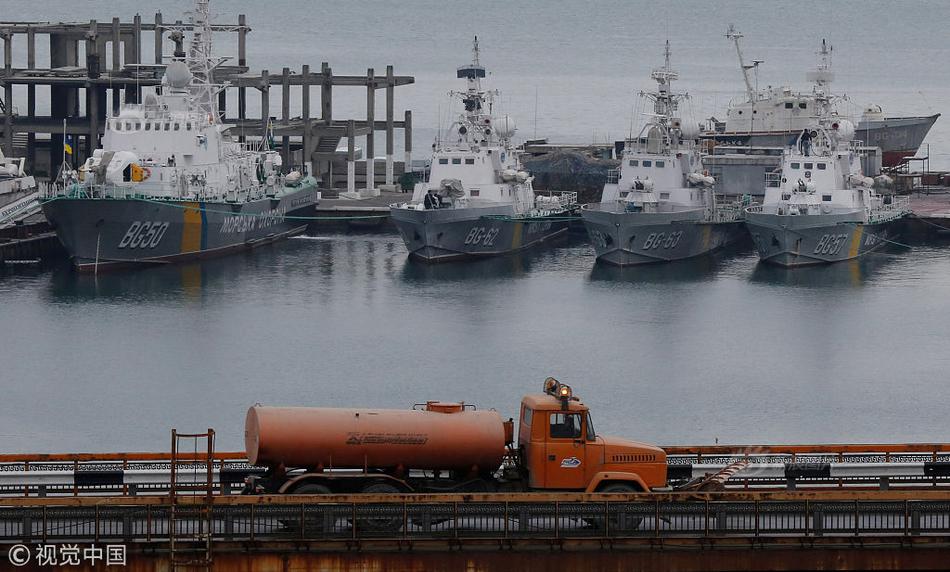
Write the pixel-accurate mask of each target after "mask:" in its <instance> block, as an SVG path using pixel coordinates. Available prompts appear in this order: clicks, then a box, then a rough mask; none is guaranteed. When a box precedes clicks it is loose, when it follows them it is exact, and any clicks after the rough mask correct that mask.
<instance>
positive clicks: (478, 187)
mask: <svg viewBox="0 0 950 572" xmlns="http://www.w3.org/2000/svg"><path fill="white" fill-rule="evenodd" d="M472 51H473V59H472V63H471V64H470V65H467V66H462V67H460V68H458V73H457V77H458V78H459V79H464V80H465V81H466V84H467V89H466V90H465V91H459V92H451V93H450V95H451V96H452V97H453V98H454V99H458V100H459V101H460V102H461V103H462V105H463V106H464V109H463V111H462V113H461V114H459V116H458V117H457V119H456V120H455V121H454V122H453V123H452V125H451V126H450V127H449V128H448V130H447V132H446V133H445V134H440V136H439V138H438V139H437V140H436V142H435V143H434V144H433V146H432V148H433V152H432V162H431V168H430V173H429V178H428V181H426V182H421V183H418V184H417V185H416V186H415V189H414V192H413V196H412V200H410V201H408V202H404V203H398V204H393V205H391V207H390V212H391V217H392V221H393V223H394V224H395V225H396V227H397V228H398V229H399V232H400V234H401V235H402V238H403V241H404V242H405V243H406V248H408V249H409V253H410V255H411V256H413V257H414V258H417V259H420V260H423V261H426V262H437V261H446V260H454V259H461V258H468V257H479V256H492V255H500V254H507V253H510V252H516V251H519V250H523V249H525V248H529V247H532V246H535V245H538V244H540V243H542V242H544V241H547V240H549V239H552V238H554V237H556V236H558V235H560V234H563V233H566V232H567V225H568V218H567V217H566V216H565V215H567V214H569V213H570V212H571V211H572V210H573V209H574V208H575V206H576V202H577V193H568V192H565V193H551V194H548V195H540V196H536V195H535V191H534V188H533V186H532V177H531V175H530V174H529V173H528V172H527V171H526V170H525V169H524V167H523V166H522V164H521V158H520V152H519V150H518V149H517V148H516V147H515V145H514V143H513V142H512V137H513V135H514V133H515V123H514V120H513V119H512V118H511V117H509V116H508V115H496V114H495V113H494V105H495V97H496V96H497V95H498V92H497V91H496V90H485V89H483V88H482V85H481V81H482V79H483V78H485V67H484V66H482V65H481V63H480V61H479V47H478V38H475V43H474V47H473V50H472Z"/></svg>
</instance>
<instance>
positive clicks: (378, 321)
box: [0, 0, 950, 452]
mask: <svg viewBox="0 0 950 572" xmlns="http://www.w3.org/2000/svg"><path fill="white" fill-rule="evenodd" d="M189 5H190V2H187V1H186V0H174V1H172V0H155V1H153V2H150V3H142V2H132V1H129V0H116V1H113V2H108V3H106V2H92V1H88V0H87V1H81V2H76V1H75V0H72V1H66V0H46V1H44V2H27V1H24V0H6V1H5V2H4V8H5V12H4V13H5V14H6V16H5V18H7V19H14V18H16V19H37V20H51V21H66V20H85V19H90V18H97V19H99V20H100V21H108V20H110V19H111V17H112V16H113V15H118V16H121V17H122V18H123V19H126V20H127V19H130V18H131V16H132V15H133V14H135V13H136V12H141V13H142V14H143V16H144V18H145V20H146V21H148V20H150V19H151V18H152V15H153V13H154V11H155V10H161V11H162V12H163V13H164V14H165V19H166V20H170V19H174V18H176V17H177V16H176V15H177V14H179V13H181V12H182V11H183V10H185V9H187V8H188V7H189ZM214 6H215V8H216V9H217V11H218V13H219V19H220V20H224V21H234V20H236V14H237V13H240V12H243V13H246V14H247V15H248V21H249V23H250V25H251V26H252V28H253V29H254V31H253V32H252V34H251V35H250V37H249V56H250V65H251V67H252V68H254V69H260V68H264V67H267V68H270V69H271V70H278V69H279V68H280V67H282V66H284V65H289V66H292V67H294V68H299V66H300V65H302V64H304V63H309V64H311V66H319V64H320V62H321V61H329V62H330V63H331V64H332V66H333V69H334V72H335V73H338V74H345V73H362V72H364V71H365V69H366V68H367V67H374V68H375V69H376V70H377V73H381V72H382V71H383V70H384V69H385V66H386V65H387V64H394V65H395V67H396V71H397V73H404V74H410V75H414V76H415V77H416V84H415V85H412V86H409V87H407V88H401V89H399V90H397V108H399V109H406V108H409V109H412V110H413V113H414V121H415V125H416V127H417V130H416V136H417V140H416V148H417V149H424V148H427V147H428V143H429V142H430V141H431V138H432V135H433V133H434V130H435V128H436V127H437V125H438V116H439V113H440V111H444V109H445V98H444V94H445V92H446V91H448V90H449V89H452V88H454V87H457V82H456V80H454V70H455V67H456V66H457V65H460V64H463V63H465V62H467V61H468V59H469V57H470V54H469V45H470V38H471V36H472V35H473V34H476V33H477V34H478V35H479V37H480V39H481V42H482V47H483V54H482V56H483V61H484V63H485V64H487V65H488V66H489V67H490V69H491V70H492V71H493V78H492V83H493V85H494V87H498V88H501V89H503V93H504V95H503V98H502V102H501V103H502V106H503V107H504V108H505V110H506V111H508V112H510V113H512V114H513V115H514V116H515V117H517V118H518V119H519V123H520V125H521V126H522V131H521V134H522V135H525V136H533V135H534V134H535V133H536V134H537V135H538V136H547V137H549V138H551V139H552V140H555V141H570V142H586V141H590V140H592V139H596V140H606V139H612V138H615V137H618V136H622V134H624V133H625V132H626V131H627V129H628V128H629V124H630V122H631V119H632V117H631V116H632V110H633V103H634V96H635V93H636V91H637V90H639V89H640V88H643V87H648V86H649V79H648V78H649V71H650V69H651V68H652V67H653V66H655V65H658V64H659V63H660V57H661V56H660V54H661V51H662V43H663V41H664V40H666V39H667V38H669V39H670V40H671V43H672V46H673V50H674V64H675V65H676V67H677V68H678V69H679V71H680V73H681V77H682V81H681V87H682V88H683V89H687V90H689V91H690V92H691V93H692V94H693V96H694V99H693V109H692V115H693V117H694V118H695V119H696V120H699V119H702V118H704V117H707V116H709V115H719V116H720V117H721V116H722V115H723V114H724V111H725V107H726V105H727V103H728V101H729V100H730V99H731V98H732V97H734V96H736V95H739V93H740V92H741V78H740V75H739V72H738V69H737V65H736V63H735V55H734V52H733V51H732V47H731V46H730V44H728V43H727V41H726V40H725V39H724V38H723V37H722V35H723V33H724V31H725V29H726V26H727V25H728V24H729V23H730V22H733V23H735V24H736V25H737V26H738V27H739V28H740V29H741V30H743V31H744V32H745V34H746V43H745V45H746V53H747V57H748V58H750V59H751V58H757V59H763V60H765V61H766V63H765V64H763V65H762V66H761V67H760V78H759V83H760V85H768V84H773V85H778V84H781V83H786V82H792V83H793V85H795V86H798V87H801V88H805V87H807V86H806V83H805V81H804V73H805V71H806V70H807V69H809V68H811V67H812V66H813V65H814V63H815V56H814V51H815V49H816V47H817V45H818V42H819V41H820V39H821V38H823V37H827V38H829V40H830V41H831V42H832V43H833V44H834V46H835V62H834V67H835V70H836V72H837V75H838V80H837V83H836V89H837V91H839V92H844V93H847V94H849V95H850V96H851V98H852V99H853V100H854V101H855V103H856V105H858V106H863V105H864V104H865V103H872V102H873V103H879V104H881V105H882V106H883V107H884V108H885V111H887V112H889V113H891V114H894V115H911V114H929V113H933V112H944V111H947V110H950V89H948V87H950V67H948V66H946V65H943V62H947V61H950V43H948V42H947V41H946V26H945V22H947V21H948V19H950V18H948V16H950V4H947V3H944V2H939V1H931V2H927V1H919V2H897V3H895V2H893V1H873V0H872V1H841V2H834V3H829V2H824V1H808V0H800V1H796V2H794V3H793V4H789V3H778V2H775V3H772V2H760V1H752V0H748V1H745V0H743V1H739V0H736V1H726V2H717V3H711V4H708V5H699V4H696V3H693V2H678V1H671V2H664V3H659V4H658V3H655V2H650V3H646V2H622V1H614V2H607V1H604V2H590V3H583V2H577V1H576V0H575V1H570V2H568V1H561V0H550V1H544V2H501V1H495V0H485V1H483V2H457V3H456V2H448V3H446V2H444V1H439V2H436V1H435V0H406V1H401V2H370V1H368V0H354V1H350V2H344V3H336V4H334V5H333V6H332V7H330V6H329V5H326V6H324V5H317V4H313V3H305V2H291V1H289V0H285V1H279V0H274V1H270V2H250V1H248V0H228V1H227V2H226V3H225V2H223V1H222V0H217V1H216V2H215V4H214ZM149 40H150V37H149V36H148V35H146V41H145V44H146V46H148V45H150V42H149ZM223 41H224V39H223V38H222V39H221V44H222V45H221V47H222V50H221V51H222V52H223V53H225V54H233V53H234V52H235V46H233V45H232V44H233V42H229V43H228V44H224V43H223ZM150 55H151V54H150V53H149V52H148V48H146V54H145V57H146V59H149V57H150ZM40 61H41V63H42V61H43V53H42V52H41V53H40ZM16 65H22V64H21V63H16ZM349 94H352V96H351V97H350V96H349ZM41 96H42V94H41ZM272 100H273V101H278V99H277V98H276V97H275V98H272ZM255 104H256V102H255V101H253V98H252V101H251V107H252V108H253V105H255ZM334 104H335V105H336V113H337V116H338V117H345V116H348V115H352V116H358V117H361V116H362V114H363V113H365V110H364V109H363V105H364V100H363V93H362V91H361V90H353V91H352V92H347V91H345V90H341V91H339V92H338V95H337V97H335V98H334ZM381 105H382V104H381ZM379 111H380V112H381V111H382V107H380V110H379ZM535 114H536V115H537V120H536V122H535V119H534V117H535ZM928 142H929V143H931V144H932V155H933V156H934V157H935V160H934V166H942V167H944V168H950V122H948V121H946V120H945V119H943V120H941V121H938V123H937V125H936V127H935V128H934V130H933V131H932V132H931V135H930V137H929V138H928ZM948 247H950V245H946V244H945V245H936V246H918V247H915V248H913V249H911V250H909V251H906V250H901V249H896V250H893V251H890V252H886V253H879V254H873V255H871V256H869V257H867V258H866V259H864V260H861V261H858V262H853V263H848V264H841V265H836V266H831V267H827V268H817V269H804V270H796V271H783V270H779V269H775V268H769V267H764V266H761V265H759V264H758V263H757V258H756V257H755V255H754V254H753V253H752V252H751V251H749V250H743V249H737V250H733V251H730V252H725V253H722V254H719V255H717V256H715V257H712V258H708V259H702V260H697V261H693V262H688V263H683V264H674V265H669V266H658V267H653V268H644V269H637V270H634V271H630V270H627V271H616V270H613V269H610V268H601V267H596V266H595V265H594V257H593V252H592V250H591V248H590V247H589V246H587V245H586V244H585V243H584V242H583V241H577V242H569V243H567V244H564V245H560V246H558V247H556V248H552V249H547V250H543V251H539V252H537V253H533V254H530V255H525V256H519V257H509V258H503V259H498V260H489V261H482V262H478V263H474V264H452V265H445V266H437V267H425V266H420V265H418V264H415V263H413V262H411V261H408V260H407V259H406V252H405V249H404V247H403V245H402V243H401V241H400V240H399V238H398V237H396V236H394V235H355V236H342V235H340V236H328V237H318V238H303V239H296V240H292V241H289V242H287V243H284V244H280V245H275V246H273V247H268V248H265V249H262V250H258V251H256V252H254V253H251V254H248V255H246V256H243V255H242V256H236V257H232V258H229V259H223V260H218V261H210V262H206V263H202V264H198V265H187V266H176V267H169V268H154V269H148V270H143V271H139V272H127V273H120V274H111V275H103V276H100V277H98V278H93V277H88V276H78V275H76V274H74V273H72V272H71V271H70V270H69V269H68V268H67V267H57V268H54V269H46V270H42V271H35V272H25V273H23V272H20V273H13V274H11V273H7V274H4V275H2V276H0V386H2V388H3V396H2V399H0V451H47V452H52V451H78V450H89V451H110V450H123V449H124V450H144V449H151V450H165V449H167V447H168V440H169V439H168V431H169V430H170V429H171V428H172V427H177V428H179V429H181V430H189V431H192V430H202V429H204V428H206V427H214V428H215V429H216V430H217V431H218V432H219V436H220V442H219V448H228V449H239V448H241V446H242V441H241V439H242V431H243V416H244V412H245V410H246V408H247V407H248V406H249V405H251V404H253V403H255V402H263V403H270V404H311V405H333V406H386V407H407V406H409V405H411V404H412V403H415V402H419V401H424V400H426V399H460V400H465V401H467V402H472V403H477V404H478V405H479V406H482V407H494V408H497V409H499V410H500V411H502V412H503V414H505V415H515V414H516V413H517V404H518V400H519V399H520V396H521V395H522V394H523V393H525V392H529V391H536V390H538V389H539V388H540V384H541V381H542V380H543V379H544V377H545V376H548V375H554V376H556V377H558V378H560V379H562V380H563V381H565V382H568V383H571V384H573V385H574V386H575V388H576V390H577V393H578V394H579V395H581V396H583V397H584V399H585V400H586V401H587V402H588V403H589V404H590V405H591V406H592V407H594V408H595V409H596V413H595V414H596V423H597V425H598V428H599V430H600V431H602V432H610V433H616V434H622V435H626V436H630V437H634V438H639V439H644V440H647V441H655V442H659V443H712V442H714V441H715V440H716V439H719V440H720V441H721V442H742V443H750V442H772V443H775V442H793V441H803V442H816V441H826V442H827V441H909V440H940V441H943V440H946V431H945V430H946V411H945V410H946V407H945V405H944V404H945V403H946V402H947V398H948V397H950V395H948V394H950V389H948V386H947V384H946V383H945V378H946V372H947V371H948V367H950V350H948V341H950V336H948V334H947V319H946V317H947V316H948V315H950V298H948V297H947V295H946V293H947V292H948V288H950V250H948Z"/></svg>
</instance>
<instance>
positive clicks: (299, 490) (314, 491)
mask: <svg viewBox="0 0 950 572" xmlns="http://www.w3.org/2000/svg"><path fill="white" fill-rule="evenodd" d="M291 494H294V495H332V494H333V491H331V490H330V487H328V486H326V485H321V484H320V483H304V484H302V485H300V486H298V487H296V488H295V489H294V490H293V491H292V492H291Z"/></svg>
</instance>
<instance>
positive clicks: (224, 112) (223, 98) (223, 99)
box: [218, 89, 228, 122]
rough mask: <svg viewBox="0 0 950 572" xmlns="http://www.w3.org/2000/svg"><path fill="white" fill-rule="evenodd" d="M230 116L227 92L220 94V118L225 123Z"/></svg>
mask: <svg viewBox="0 0 950 572" xmlns="http://www.w3.org/2000/svg"><path fill="white" fill-rule="evenodd" d="M227 116H228V94H227V92H226V91H225V90H223V89H222V90H221V91H220V92H218V118H220V119H221V121H222V122H223V121H224V118H225V117H227Z"/></svg>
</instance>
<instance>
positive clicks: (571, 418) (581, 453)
mask: <svg viewBox="0 0 950 572" xmlns="http://www.w3.org/2000/svg"><path fill="white" fill-rule="evenodd" d="M546 437H547V438H546V440H545V447H544V488H548V489H584V488H586V487H587V477H586V475H585V473H586V470H585V469H586V468H587V454H586V452H587V444H586V441H585V440H584V416H583V414H582V413H581V412H578V411H557V412H551V413H550V414H549V419H548V427H547V435H546Z"/></svg>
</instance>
